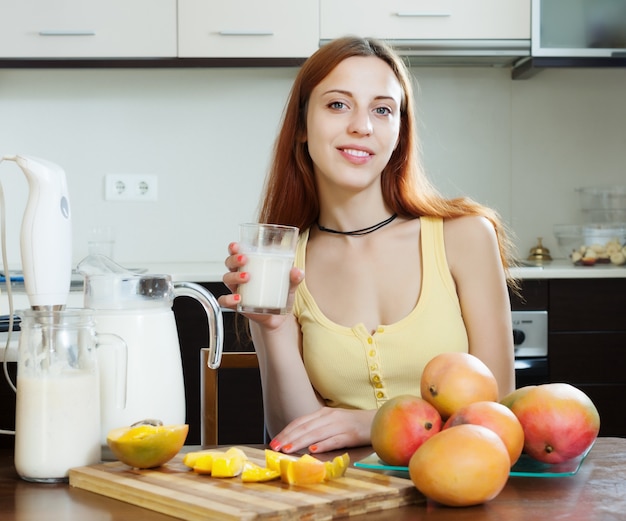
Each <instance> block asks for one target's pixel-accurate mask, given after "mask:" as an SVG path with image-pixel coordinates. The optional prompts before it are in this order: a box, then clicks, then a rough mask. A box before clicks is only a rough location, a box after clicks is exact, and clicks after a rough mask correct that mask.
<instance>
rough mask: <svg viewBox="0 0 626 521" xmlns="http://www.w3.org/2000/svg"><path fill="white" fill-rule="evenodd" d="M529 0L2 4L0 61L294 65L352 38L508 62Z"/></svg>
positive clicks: (18, 0) (520, 37) (523, 38)
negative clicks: (330, 42)
mask: <svg viewBox="0 0 626 521" xmlns="http://www.w3.org/2000/svg"><path fill="white" fill-rule="evenodd" d="M530 1H531V0H387V1H385V2H382V1H380V0H264V1H263V2H261V1H259V0H226V1H224V0H132V1H127V0H0V20H2V22H3V25H2V29H0V59H4V61H3V64H4V65H7V64H8V65H9V66H11V64H12V63H14V61H15V60H20V59H22V60H29V59H30V60H31V61H33V62H37V61H39V62H42V63H43V64H44V66H49V65H51V64H57V66H63V63H65V64H68V63H70V62H71V61H72V60H73V59H74V63H78V64H80V63H86V65H89V60H90V59H91V60H94V63H95V61H98V60H102V59H108V63H110V65H111V66H115V63H114V61H115V60H119V63H120V64H129V63H136V65H137V66H141V65H145V66H179V65H181V64H182V65H184V64H186V63H187V64H188V63H191V62H192V60H185V58H187V59H193V63H195V64H197V65H203V64H206V65H209V66H210V65H215V64H217V63H218V62H219V63H220V64H224V63H226V64H230V65H234V66H236V65H237V64H240V63H242V61H241V60H237V59H238V58H244V59H251V60H252V62H257V63H259V64H262V63H268V60H264V59H267V58H269V59H270V60H269V61H272V62H273V63H279V64H280V63H282V64H285V65H287V64H290V63H293V59H296V61H297V60H301V59H303V58H306V57H308V56H310V55H311V54H312V53H313V52H315V51H316V50H317V49H318V48H319V46H320V43H321V44H324V43H326V42H327V41H328V40H330V39H333V38H337V37H340V36H345V35H349V34H354V35H359V36H373V37H377V38H381V39H385V40H389V41H391V42H392V43H393V44H394V46H395V47H396V48H397V49H398V50H399V51H400V52H401V53H403V54H405V55H407V56H412V57H414V56H416V55H418V54H419V53H424V50H426V54H430V55H437V60H438V63H445V62H444V61H442V60H441V59H439V56H440V55H441V54H442V52H443V53H447V54H449V55H451V56H463V57H466V56H473V55H486V56H492V55H502V56H504V57H505V59H509V58H511V57H516V56H518V55H520V54H519V53H518V51H519V50H520V49H521V50H522V51H525V52H526V54H528V53H529V51H528V49H529V47H530V30H531V27H530V14H531V13H530V11H531V7H530ZM133 58H134V59H135V60H132V59H133ZM154 58H160V59H158V60H157V59H154ZM64 59H65V60H64ZM79 59H82V60H79ZM142 59H145V60H142ZM464 59H466V58H464ZM85 60H87V62H85ZM224 60H226V61H225V62H224ZM229 60H230V61H229ZM78 66H80V65H78Z"/></svg>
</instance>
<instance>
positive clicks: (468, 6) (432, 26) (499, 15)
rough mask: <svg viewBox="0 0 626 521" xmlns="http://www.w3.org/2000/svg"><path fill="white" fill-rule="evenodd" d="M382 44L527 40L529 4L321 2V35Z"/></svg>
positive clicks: (492, 0)
mask: <svg viewBox="0 0 626 521" xmlns="http://www.w3.org/2000/svg"><path fill="white" fill-rule="evenodd" d="M347 34H355V35H358V36H370V37H375V38H381V39H386V40H442V39H446V40H477V39H480V40H493V39H507V40H512V39H526V40H527V39H529V38H530V0H387V1H385V2H381V1H380V0H320V36H321V39H322V40H329V39H333V38H337V37H340V36H344V35H347Z"/></svg>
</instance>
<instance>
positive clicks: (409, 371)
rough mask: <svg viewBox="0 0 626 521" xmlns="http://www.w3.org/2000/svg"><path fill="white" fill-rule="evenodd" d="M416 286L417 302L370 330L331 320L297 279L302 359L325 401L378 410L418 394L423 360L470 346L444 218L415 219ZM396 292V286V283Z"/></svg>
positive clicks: (299, 255) (301, 252) (300, 259)
mask: <svg viewBox="0 0 626 521" xmlns="http://www.w3.org/2000/svg"><path fill="white" fill-rule="evenodd" d="M308 237H309V231H308V230H305V231H304V232H303V233H302V235H301V237H300V240H299V243H298V249H297V252H296V259H295V265H296V266H298V267H299V268H302V269H304V268H305V258H306V245H307V241H308ZM420 240H421V246H422V270H423V271H422V288H421V294H420V296H419V300H418V301H417V304H416V305H415V308H414V309H413V310H412V311H411V313H409V314H408V315H407V316H406V317H404V318H403V319H402V320H400V321H399V322H396V323H394V324H383V325H380V326H378V328H377V330H376V331H375V333H374V334H370V333H369V332H368V331H367V329H366V328H365V326H364V325H363V324H357V325H355V326H354V327H344V326H341V325H339V324H336V323H334V322H332V321H331V320H329V319H328V318H327V317H326V316H324V314H323V313H322V311H321V310H320V309H319V308H318V306H317V304H316V302H315V300H314V299H313V296H312V295H311V293H310V292H309V290H308V289H307V286H306V280H305V281H304V282H302V283H301V284H300V286H299V287H298V290H297V292H296V298H295V302H294V314H295V315H296V318H297V319H298V322H299V324H300V327H301V331H302V337H303V339H302V348H303V359H304V365H305V367H306V370H307V373H308V375H309V378H310V380H311V383H312V384H313V387H314V388H315V390H316V391H317V392H318V393H319V395H320V396H321V397H322V398H323V399H324V400H325V402H326V405H328V406H329V407H343V408H349V409H376V408H378V407H380V406H381V405H382V404H383V403H384V402H385V401H386V400H388V399H389V398H391V397H393V396H397V395H400V394H413V395H416V396H419V395H420V378H421V375H422V371H423V368H424V366H425V365H426V363H427V362H428V361H429V360H430V359H431V358H433V357H434V356H435V355H437V354H439V353H441V352H444V351H464V352H467V351H468V347H469V344H468V339H467V332H466V330H465V324H464V323H463V317H462V316H461V308H460V304H459V300H458V296H457V294H456V290H455V285H454V281H453V279H452V275H451V274H450V270H449V268H448V264H447V261H446V255H445V249H444V241H443V221H442V220H441V219H433V218H425V217H422V218H421V238H420ZM305 273H306V271H305ZM398 291H401V289H398Z"/></svg>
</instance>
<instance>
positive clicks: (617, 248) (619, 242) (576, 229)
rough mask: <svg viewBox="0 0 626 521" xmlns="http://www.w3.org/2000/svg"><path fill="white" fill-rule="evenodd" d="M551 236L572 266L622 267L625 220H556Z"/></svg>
mask: <svg viewBox="0 0 626 521" xmlns="http://www.w3.org/2000/svg"><path fill="white" fill-rule="evenodd" d="M554 236H555V237H556V240H557V243H558V246H559V250H560V251H561V253H562V254H563V256H565V257H567V258H569V259H570V260H571V261H572V263H573V264H575V265H576V266H596V265H614V266H623V267H626V223H594V224H580V225H579V224H556V225H554Z"/></svg>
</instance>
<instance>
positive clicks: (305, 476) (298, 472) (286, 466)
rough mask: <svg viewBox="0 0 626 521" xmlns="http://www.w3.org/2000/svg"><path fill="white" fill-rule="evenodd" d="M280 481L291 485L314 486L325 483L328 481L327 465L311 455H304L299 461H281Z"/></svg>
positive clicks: (285, 459)
mask: <svg viewBox="0 0 626 521" xmlns="http://www.w3.org/2000/svg"><path fill="white" fill-rule="evenodd" d="M280 479H281V481H282V482H283V483H288V484H289V485H312V484H314V483H323V482H324V481H325V479H326V465H325V463H324V462H323V461H320V460H318V459H317V458H314V457H313V456H311V455H310V454H304V455H303V456H301V457H300V458H298V459H297V460H295V461H293V460H291V459H287V458H283V459H281V460H280Z"/></svg>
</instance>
